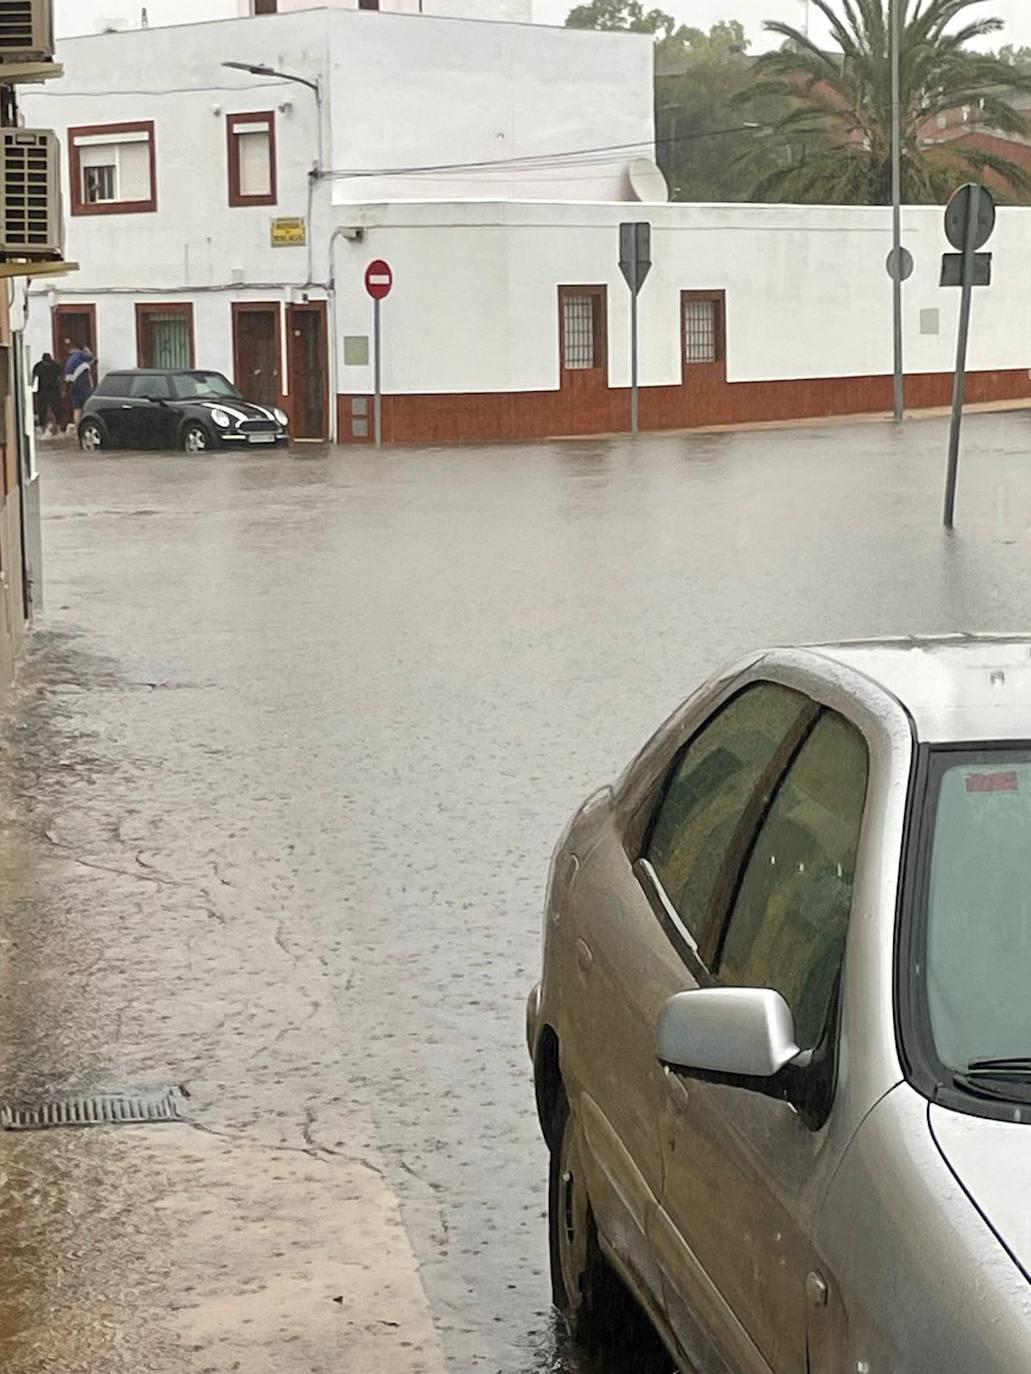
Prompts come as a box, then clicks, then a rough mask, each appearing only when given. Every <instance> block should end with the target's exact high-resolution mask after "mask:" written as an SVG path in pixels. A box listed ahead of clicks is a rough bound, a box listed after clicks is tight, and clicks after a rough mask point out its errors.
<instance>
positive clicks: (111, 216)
mask: <svg viewBox="0 0 1031 1374" xmlns="http://www.w3.org/2000/svg"><path fill="white" fill-rule="evenodd" d="M402 3H404V0H397V4H398V6H399V7H400V5H401V4H402ZM430 7H431V5H430V0H426V4H425V6H424V8H425V9H427V10H428V9H429V8H430ZM437 7H438V6H437V3H436V0H434V3H433V8H437ZM463 7H464V8H465V9H469V8H471V6H470V5H469V4H468V3H464V0H448V3H447V4H446V5H445V3H444V0H440V2H439V8H440V9H445V8H454V9H459V8H463ZM384 8H385V7H384ZM408 8H412V7H411V6H408ZM484 8H487V9H490V7H489V6H486V7H484ZM524 8H525V6H520V5H519V4H518V3H514V0H507V3H506V0H497V3H496V4H495V5H494V7H493V11H492V12H496V13H506V12H509V11H520V10H521V9H524ZM59 56H60V58H61V60H62V61H63V63H64V64H65V69H66V76H65V78H64V80H63V81H60V82H56V83H53V87H52V88H51V89H48V90H47V91H45V92H41V93H39V94H32V93H30V94H29V95H28V96H27V98H26V101H25V116H26V121H27V122H28V123H29V124H30V125H32V124H40V125H49V126H52V127H54V128H56V129H58V130H59V132H60V133H61V134H62V135H63V137H64V139H65V150H66V162H67V167H66V173H65V174H66V177H67V196H68V207H69V211H70V217H69V231H68V239H69V242H68V253H69V256H71V257H73V258H75V259H76V260H77V261H78V262H80V263H81V264H82V271H81V272H80V273H79V274H77V276H76V277H75V278H74V279H72V280H70V281H69V282H68V283H67V284H63V285H62V286H61V287H55V288H54V289H53V290H48V289H46V288H45V287H42V286H41V287H40V290H39V292H38V293H37V295H36V297H35V300H34V305H33V314H32V326H31V327H32V331H33V333H32V337H33V341H34V344H35V346H36V347H37V349H39V350H42V349H43V348H45V347H50V346H51V344H53V345H55V346H56V350H57V352H58V353H62V352H63V351H64V349H65V347H66V344H65V341H66V340H72V341H74V342H80V341H89V342H91V343H92V344H93V346H94V348H95V349H96V351H97V352H98V355H99V357H100V359H101V363H102V366H107V367H112V366H127V365H134V364H136V363H137V362H139V363H141V364H149V363H157V362H160V363H164V362H176V363H186V362H194V361H195V362H196V363H198V364H200V365H203V366H206V367H214V368H219V369H221V370H223V371H225V372H226V373H228V374H229V375H231V376H232V375H235V376H236V377H237V379H238V381H239V382H240V384H241V386H242V387H243V388H244V389H245V390H248V391H250V392H252V393H254V392H255V390H257V392H258V398H259V399H268V400H273V399H278V400H281V401H282V402H283V403H284V404H285V406H286V409H287V410H288V411H290V413H291V417H292V421H293V427H294V432H295V434H297V435H298V436H299V437H306V436H313V437H314V436H320V435H327V434H330V433H331V432H332V429H333V425H334V411H335V407H334V406H333V405H332V402H331V397H332V396H333V394H335V393H334V391H333V389H332V388H333V387H334V386H335V385H338V384H341V385H342V384H343V382H344V381H348V380H350V377H351V375H352V374H350V373H345V367H350V366H353V364H345V361H344V357H343V342H342V336H339V335H337V334H336V333H334V334H333V335H332V336H330V335H329V334H328V332H327V322H328V318H329V314H330V306H331V304H332V298H333V295H334V291H333V288H334V283H335V278H336V272H337V259H338V257H341V256H344V252H345V250H346V252H347V253H348V254H351V255H352V256H353V254H354V252H355V249H353V248H352V246H351V245H350V244H348V243H347V242H346V241H345V240H343V239H342V238H341V236H340V235H339V234H336V233H335V231H336V230H337V229H338V228H341V227H346V226H348V225H353V224H355V223H357V217H356V215H355V213H354V212H353V211H352V209H351V206H352V205H354V204H356V203H362V204H364V203H366V202H368V201H370V200H378V199H380V198H386V197H389V198H390V199H392V200H394V199H405V198H409V199H412V198H419V199H420V200H422V199H427V198H438V197H439V198H443V199H454V198H461V199H463V200H465V199H472V198H485V199H498V198H501V199H506V200H508V199H513V200H530V199H542V200H553V199H556V198H559V199H569V200H601V201H606V202H611V201H616V200H620V199H623V198H626V197H629V196H630V194H631V190H630V183H629V180H628V175H627V169H628V165H629V163H630V162H631V161H632V160H633V159H634V157H635V156H640V155H642V154H649V153H651V152H653V150H654V129H653V112H652V96H651V90H652V79H651V78H652V45H651V41H650V39H648V38H647V37H645V36H643V35H612V34H597V33H583V32H577V31H573V30H566V29H548V28H544V27H540V26H535V25H530V24H519V23H515V24H513V23H501V22H480V21H473V20H463V19H455V18H440V17H434V16H433V15H430V14H427V13H423V14H421V15H420V14H418V13H386V12H380V13H370V12H362V11H359V10H358V9H356V8H354V7H352V6H349V5H348V6H344V5H340V6H336V7H332V8H323V9H305V10H299V11H298V12H296V13H291V14H278V15H274V16H268V17H265V16H262V17H252V18H243V19H229V20H224V21H214V22H210V23H204V24H192V25H180V26H176V27H172V28H163V29H162V28H149V29H147V30H139V29H136V30H126V31H124V32H114V33H104V34H98V35H93V36H89V37H82V38H74V39H69V40H67V41H65V42H63V43H62V44H61V46H60V52H59ZM226 62H238V63H245V64H251V65H263V66H268V67H271V68H274V69H275V70H276V71H278V72H282V73H287V74H289V75H292V76H299V77H302V78H303V79H304V80H307V81H309V82H311V83H313V84H314V85H317V86H318V92H317V93H316V91H314V90H312V89H310V88H309V87H307V86H305V85H303V84H298V83H297V82H295V81H290V80H288V79H285V78H284V77H278V76H277V77H269V78H266V77H261V76H254V75H250V74H248V73H246V72H240V71H238V70H227V69H226V68H225V66H224V65H223V64H224V63H226ZM556 154H559V156H556ZM313 169H316V172H317V174H316V175H312V174H311V173H312V170H313ZM432 271H433V267H432V264H427V272H428V273H432ZM363 299H364V297H363ZM346 304H347V308H348V309H349V310H351V311H353V309H354V307H355V304H356V303H353V302H347V303H346ZM366 332H367V331H366ZM349 356H350V357H351V358H354V357H356V356H360V352H359V353H356V352H355V346H354V345H352V346H351V352H350V354H349ZM353 375H354V376H356V377H358V376H359V375H360V374H358V373H356V374H353ZM334 379H338V381H334ZM362 380H364V377H363V374H362ZM348 389H349V388H348Z"/></svg>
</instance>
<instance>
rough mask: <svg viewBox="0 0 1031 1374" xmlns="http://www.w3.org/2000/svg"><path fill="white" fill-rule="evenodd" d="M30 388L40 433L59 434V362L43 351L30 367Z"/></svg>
mask: <svg viewBox="0 0 1031 1374" xmlns="http://www.w3.org/2000/svg"><path fill="white" fill-rule="evenodd" d="M32 390H33V392H34V393H35V397H36V424H37V426H38V428H39V430H40V432H41V433H44V434H59V433H60V430H61V364H60V363H59V362H57V361H56V359H55V358H54V357H53V355H52V354H50V353H44V354H43V356H42V358H40V360H39V362H38V363H37V364H36V366H35V367H34V368H33V369H32Z"/></svg>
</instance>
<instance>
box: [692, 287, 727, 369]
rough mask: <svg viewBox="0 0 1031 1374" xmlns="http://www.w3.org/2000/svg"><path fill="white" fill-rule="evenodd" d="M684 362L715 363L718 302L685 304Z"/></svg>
mask: <svg viewBox="0 0 1031 1374" xmlns="http://www.w3.org/2000/svg"><path fill="white" fill-rule="evenodd" d="M684 360H685V361H686V362H689V363H715V362H718V361H719V358H718V355H717V351H716V302H715V301H706V300H700V301H692V300H688V301H685V302H684Z"/></svg>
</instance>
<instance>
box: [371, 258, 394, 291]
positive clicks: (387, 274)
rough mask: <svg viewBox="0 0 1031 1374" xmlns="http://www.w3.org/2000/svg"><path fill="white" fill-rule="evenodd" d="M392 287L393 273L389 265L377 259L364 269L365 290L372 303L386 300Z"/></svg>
mask: <svg viewBox="0 0 1031 1374" xmlns="http://www.w3.org/2000/svg"><path fill="white" fill-rule="evenodd" d="M393 285H394V273H393V271H392V270H391V267H390V263H389V262H384V261H383V259H382V258H377V259H376V260H375V262H370V263H369V265H368V267H366V269H365V289H366V291H368V293H369V295H370V296H371V297H372V299H373V300H374V301H382V300H386V298H387V296H389V295H390V290H391V287H392V286H393Z"/></svg>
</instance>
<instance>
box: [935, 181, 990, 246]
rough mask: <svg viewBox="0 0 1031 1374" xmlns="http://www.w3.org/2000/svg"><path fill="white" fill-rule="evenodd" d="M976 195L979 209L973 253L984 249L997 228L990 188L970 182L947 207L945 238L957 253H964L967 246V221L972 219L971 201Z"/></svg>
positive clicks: (962, 187)
mask: <svg viewBox="0 0 1031 1374" xmlns="http://www.w3.org/2000/svg"><path fill="white" fill-rule="evenodd" d="M975 193H976V195H977V208H976V211H975V214H974V237H973V240H972V242H971V244H970V248H971V251H972V252H974V253H976V252H977V250H978V249H979V248H983V247H984V246H985V244H986V243H987V242H988V240H989V239H990V238H991V236H992V230H993V229H994V228H995V197H994V196H993V195H992V193H991V191H989V189H988V187H987V186H975V185H973V184H972V183H970V182H968V183H967V185H966V186H961V187H960V188H959V190H958V191H956V192H955V193H954V194H953V197H952V199H951V200H950V201H949V203H948V205H947V206H946V207H945V237H946V238H947V239H948V241H949V242H950V243H951V244H952V246H953V248H955V250H956V252H957V253H962V252H963V250H964V248H966V246H967V242H966V238H967V220H968V219H969V217H970V201H971V198H972V197H973V196H974V194H975Z"/></svg>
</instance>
